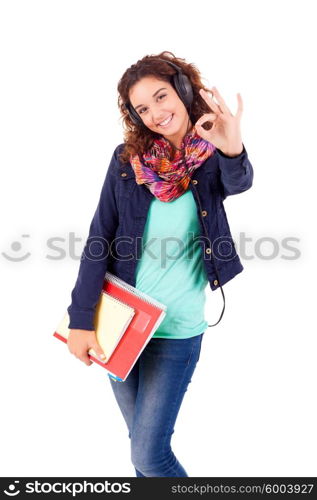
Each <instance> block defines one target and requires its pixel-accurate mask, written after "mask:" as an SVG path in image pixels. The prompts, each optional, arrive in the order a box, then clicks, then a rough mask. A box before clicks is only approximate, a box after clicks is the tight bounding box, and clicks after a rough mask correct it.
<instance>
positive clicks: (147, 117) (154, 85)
mask: <svg viewBox="0 0 317 500" xmlns="http://www.w3.org/2000/svg"><path fill="white" fill-rule="evenodd" d="M129 99H130V102H131V104H132V106H133V107H134V109H135V110H136V112H137V113H138V114H139V115H140V118H141V120H142V121H143V123H144V124H145V125H146V126H147V127H148V128H149V129H150V130H152V131H153V132H156V133H158V134H161V135H163V136H164V137H166V139H168V140H169V141H170V142H172V143H173V144H174V146H176V147H177V148H179V147H180V146H181V142H182V139H183V137H184V135H185V134H186V132H187V127H188V126H189V128H191V126H192V124H191V122H190V121H189V124H188V118H189V117H188V113H187V110H186V108H185V106H184V104H183V102H182V101H181V100H180V98H179V97H178V94H177V92H176V91H175V90H174V87H173V86H172V85H171V84H170V83H169V82H166V81H165V80H158V79H157V78H155V77H154V76H147V77H144V78H142V79H141V80H139V81H138V82H137V83H135V84H134V85H133V87H131V89H130V92H129Z"/></svg>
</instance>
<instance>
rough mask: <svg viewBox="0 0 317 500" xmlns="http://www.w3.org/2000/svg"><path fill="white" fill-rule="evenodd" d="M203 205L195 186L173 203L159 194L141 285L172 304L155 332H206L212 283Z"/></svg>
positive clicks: (140, 266) (151, 219) (173, 334)
mask: <svg viewBox="0 0 317 500" xmlns="http://www.w3.org/2000/svg"><path fill="white" fill-rule="evenodd" d="M199 236H200V225H199V220H198V214H197V205H196V202H195V200H194V197H193V194H192V192H191V190H190V189H187V191H185V193H183V194H182V196H179V197H178V198H177V199H175V200H173V201H171V202H163V201H160V200H159V199H158V198H156V197H154V198H153V200H152V201H151V204H150V207H149V211H148V216H147V220H146V224H145V229H144V235H143V241H142V255H141V258H140V259H139V260H138V262H137V269H136V284H135V287H136V288H137V289H138V290H141V291H142V292H144V293H147V294H148V295H150V296H152V297H153V298H155V299H157V300H158V301H160V302H163V304H165V305H166V306H167V311H166V316H165V318H164V320H163V321H162V322H161V324H160V325H159V327H158V329H157V330H156V332H155V333H154V335H153V338H155V337H161V338H175V339H182V338H189V337H194V336H195V335H199V334H200V333H203V332H204V331H205V329H206V328H207V326H208V322H207V321H206V320H205V318H204V309H205V302H206V296H205V288H206V285H207V283H208V278H207V274H206V271H205V267H204V263H203V259H202V248H201V242H200V241H199V240H198V239H196V241H195V237H196V238H198V237H199Z"/></svg>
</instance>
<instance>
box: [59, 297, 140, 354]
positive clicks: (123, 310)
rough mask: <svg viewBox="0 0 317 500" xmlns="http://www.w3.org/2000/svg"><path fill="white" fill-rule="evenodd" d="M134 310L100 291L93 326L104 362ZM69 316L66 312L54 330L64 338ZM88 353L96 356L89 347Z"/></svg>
mask: <svg viewBox="0 0 317 500" xmlns="http://www.w3.org/2000/svg"><path fill="white" fill-rule="evenodd" d="M134 314H135V310H134V309H133V307H130V306H128V305H127V304H124V303H123V302H121V301H120V300H117V299H116V298H114V297H112V296H111V295H109V294H108V293H106V292H104V291H103V292H102V293H101V296H100V299H99V302H98V304H97V306H96V312H95V317H94V326H95V332H96V337H97V341H98V343H99V345H100V347H101V348H102V350H103V352H104V353H105V355H106V358H105V360H103V361H104V362H108V361H109V359H110V357H111V355H112V353H113V352H114V350H115V348H116V347H117V345H118V343H119V341H120V339H121V337H122V336H123V334H124V332H125V331H126V329H127V327H128V325H129V323H130V322H131V320H132V318H133V316H134ZM69 322H70V317H69V314H68V312H67V313H66V314H65V316H64V318H63V319H62V321H61V322H60V324H59V325H58V328H57V330H56V332H57V333H59V334H60V335H61V336H63V337H64V338H65V339H67V338H68V335H69V332H70V329H69V328H68V325H69ZM88 353H89V354H91V355H92V356H95V357H96V356H97V355H96V352H95V351H94V349H92V348H91V349H89V351H88Z"/></svg>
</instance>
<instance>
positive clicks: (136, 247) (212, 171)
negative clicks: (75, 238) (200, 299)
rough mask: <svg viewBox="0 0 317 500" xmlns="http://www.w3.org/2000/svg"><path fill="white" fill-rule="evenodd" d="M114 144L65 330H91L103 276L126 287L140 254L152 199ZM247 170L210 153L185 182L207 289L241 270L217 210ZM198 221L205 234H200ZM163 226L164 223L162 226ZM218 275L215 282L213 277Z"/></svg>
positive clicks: (243, 158) (242, 163)
mask: <svg viewBox="0 0 317 500" xmlns="http://www.w3.org/2000/svg"><path fill="white" fill-rule="evenodd" d="M123 146H124V144H123V143H122V144H119V145H118V146H117V147H116V149H115V150H114V153H113V155H112V158H111V161H110V165H109V167H108V170H107V173H106V176H105V180H104V184H103V186H102V189H101V194H100V199H99V203H98V205H97V208H96V211H95V214H94V217H93V219H92V222H91V224H90V228H89V235H88V238H87V241H86V243H85V246H84V249H83V252H82V255H81V261H80V266H79V272H78V277H77V281H76V284H75V287H74V289H73V290H72V293H71V299H72V302H71V304H70V306H69V307H68V309H67V311H68V313H69V316H70V323H69V325H68V328H71V329H82V330H94V321H93V319H94V313H95V307H96V305H97V302H98V300H99V297H100V293H101V290H102V287H103V281H104V277H105V273H106V271H109V272H111V273H113V274H115V275H116V276H118V277H119V278H121V279H123V280H124V281H126V282H127V283H129V284H130V285H132V286H135V282H136V265H137V263H138V259H140V258H141V255H142V236H143V232H144V228H145V223H146V219H147V213H148V209H149V206H150V203H151V201H152V199H153V198H154V195H153V194H152V193H151V191H150V190H149V189H148V188H147V187H146V186H145V185H144V184H140V185H139V184H137V183H136V179H135V174H134V171H133V169H132V166H131V164H130V162H126V163H123V162H120V161H119V158H118V153H119V152H120V151H122V148H123ZM252 182H253V168H252V165H251V163H250V161H249V159H248V155H247V152H246V149H245V146H244V145H243V151H242V152H241V153H240V154H239V155H238V156H236V157H234V158H230V157H228V156H226V155H224V154H223V153H222V152H221V151H220V150H219V149H216V151H215V153H214V155H213V156H210V157H209V158H208V159H207V160H206V161H205V162H204V163H202V165H201V166H200V167H199V168H197V169H196V170H195V171H194V173H193V175H192V178H191V182H190V184H189V188H190V189H191V190H192V193H193V196H194V199H195V202H196V205H197V215H198V218H199V222H200V226H201V229H202V231H201V236H200V238H199V244H201V245H202V258H203V260H204V263H205V269H206V273H207V276H208V280H209V284H210V288H211V290H213V291H214V290H216V289H217V288H218V287H219V285H220V284H221V285H224V284H225V283H227V282H228V281H229V280H231V279H232V278H234V276H235V275H236V274H238V273H240V272H241V271H242V270H243V266H242V264H241V262H240V259H239V256H238V254H237V252H236V248H235V244H234V241H233V239H232V237H231V232H230V228H229V224H228V220H227V216H226V212H225V209H224V206H223V200H224V199H225V198H226V197H227V196H229V195H233V194H238V193H241V192H243V191H246V190H247V189H249V188H250V187H251V186H252ZM202 219H204V222H205V226H206V229H207V235H208V238H207V236H206V234H205V233H204V231H203V222H202ZM167 223H168V221H167ZM214 263H215V264H216V267H217V270H218V276H219V279H220V283H219V282H218V279H217V275H216V272H215V267H214Z"/></svg>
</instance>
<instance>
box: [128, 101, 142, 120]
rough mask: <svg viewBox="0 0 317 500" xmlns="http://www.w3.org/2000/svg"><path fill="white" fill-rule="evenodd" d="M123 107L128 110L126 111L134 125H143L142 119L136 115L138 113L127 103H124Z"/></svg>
mask: <svg viewBox="0 0 317 500" xmlns="http://www.w3.org/2000/svg"><path fill="white" fill-rule="evenodd" d="M125 107H126V109H127V110H128V113H129V115H130V118H131V120H132V122H133V123H134V124H135V125H143V121H142V120H141V118H140V116H139V115H138V113H137V112H136V111H135V109H134V108H133V107H132V106H130V104H129V103H126V104H125Z"/></svg>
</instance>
